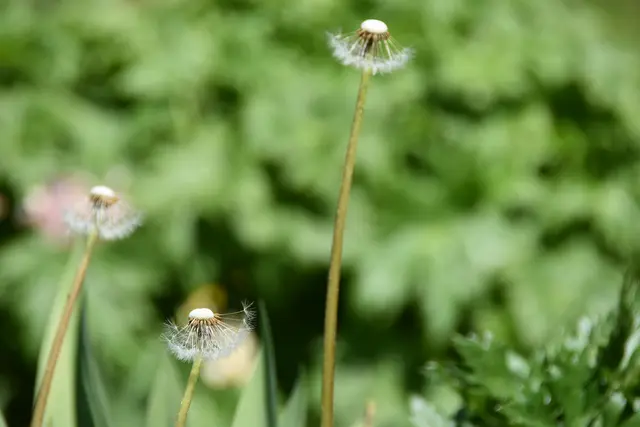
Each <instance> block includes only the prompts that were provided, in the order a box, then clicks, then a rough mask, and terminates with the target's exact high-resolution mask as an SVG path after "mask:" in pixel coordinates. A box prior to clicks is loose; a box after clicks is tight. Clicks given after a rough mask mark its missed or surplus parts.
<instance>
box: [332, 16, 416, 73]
mask: <svg viewBox="0 0 640 427" xmlns="http://www.w3.org/2000/svg"><path fill="white" fill-rule="evenodd" d="M365 22H366V21H365ZM329 46H330V47H331V49H332V50H333V56H334V57H335V58H336V59H337V60H338V61H339V62H340V63H341V64H343V65H347V66H350V67H355V68H359V69H361V70H369V71H371V72H372V74H377V73H390V72H392V71H395V70H397V69H399V68H402V67H404V66H405V65H406V64H407V63H408V62H409V61H410V60H411V58H412V56H413V51H412V50H411V49H406V48H402V47H400V46H398V44H397V43H396V42H395V41H394V40H393V39H389V40H381V41H378V42H376V44H375V49H373V53H370V51H367V48H368V44H367V43H366V42H365V41H364V40H363V39H362V38H360V37H358V36H357V35H353V34H351V35H341V34H329Z"/></svg>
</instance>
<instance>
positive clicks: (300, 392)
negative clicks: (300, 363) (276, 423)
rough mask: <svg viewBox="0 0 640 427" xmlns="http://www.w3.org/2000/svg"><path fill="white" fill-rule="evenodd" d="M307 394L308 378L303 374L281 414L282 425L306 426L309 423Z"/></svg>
mask: <svg viewBox="0 0 640 427" xmlns="http://www.w3.org/2000/svg"><path fill="white" fill-rule="evenodd" d="M308 406H309V396H308V395H307V387H306V378H305V375H304V374H302V375H301V376H300V378H299V379H298V381H297V382H296V385H295V387H294V388H293V392H292V393H291V397H290V398H289V401H288V402H287V404H286V406H285V407H284V410H283V411H282V413H281V414H280V427H304V426H306V425H307V408H308Z"/></svg>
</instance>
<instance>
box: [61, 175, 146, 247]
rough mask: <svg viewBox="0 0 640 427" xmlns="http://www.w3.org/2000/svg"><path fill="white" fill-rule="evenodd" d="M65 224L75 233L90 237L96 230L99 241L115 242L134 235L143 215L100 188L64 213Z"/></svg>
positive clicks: (110, 191)
mask: <svg viewBox="0 0 640 427" xmlns="http://www.w3.org/2000/svg"><path fill="white" fill-rule="evenodd" d="M65 222H66V223H67V225H68V226H69V228H70V229H71V230H72V231H74V232H76V233H79V234H89V233H91V232H93V231H94V230H95V229H96V228H97V230H98V236H99V237H100V238H101V239H103V240H116V239H122V238H124V237H127V236H129V235H130V234H131V233H133V231H134V230H135V229H136V228H138V226H139V225H140V224H141V222H142V215H141V214H140V213H139V212H138V211H137V210H135V209H134V208H133V207H131V205H130V204H129V203H127V202H126V201H125V200H123V199H122V198H121V197H120V196H119V195H118V194H116V192H115V191H113V190H112V189H111V188H109V187H105V186H102V185H99V186H96V187H93V188H92V189H91V191H89V195H88V196H87V197H85V198H84V200H82V201H80V202H78V203H76V204H75V205H74V206H73V207H71V209H69V210H68V211H67V212H66V213H65Z"/></svg>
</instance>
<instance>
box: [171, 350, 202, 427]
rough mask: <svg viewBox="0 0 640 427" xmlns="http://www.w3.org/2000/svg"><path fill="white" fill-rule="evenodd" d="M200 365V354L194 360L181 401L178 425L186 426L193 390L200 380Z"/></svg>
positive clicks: (177, 426)
mask: <svg viewBox="0 0 640 427" xmlns="http://www.w3.org/2000/svg"><path fill="white" fill-rule="evenodd" d="M200 366H202V356H198V357H197V358H196V360H194V361H193V366H192V367H191V373H190V374H189V380H188V381H187V388H185V390H184V396H183V397H182V402H181V403H180V412H178V421H176V427H184V426H185V424H186V422H187V412H189V407H190V406H191V399H192V398H193V391H194V390H195V387H196V382H198V376H199V375H200Z"/></svg>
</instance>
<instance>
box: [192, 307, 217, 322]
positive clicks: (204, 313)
mask: <svg viewBox="0 0 640 427" xmlns="http://www.w3.org/2000/svg"><path fill="white" fill-rule="evenodd" d="M213 316H214V314H213V311H211V310H209V309H208V308H196V309H195V310H191V311H190V312H189V319H198V320H205V319H213Z"/></svg>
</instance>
